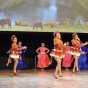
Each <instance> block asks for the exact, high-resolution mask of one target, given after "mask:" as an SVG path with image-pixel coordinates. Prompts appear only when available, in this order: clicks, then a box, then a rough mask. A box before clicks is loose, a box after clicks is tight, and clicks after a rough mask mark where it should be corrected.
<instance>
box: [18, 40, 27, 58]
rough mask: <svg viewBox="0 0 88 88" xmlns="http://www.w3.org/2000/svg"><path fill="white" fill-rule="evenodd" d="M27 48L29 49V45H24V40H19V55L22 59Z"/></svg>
mask: <svg viewBox="0 0 88 88" xmlns="http://www.w3.org/2000/svg"><path fill="white" fill-rule="evenodd" d="M26 49H27V47H26V46H23V45H22V42H21V41H19V42H18V54H19V56H20V59H21V55H22V52H23V51H24V50H26Z"/></svg>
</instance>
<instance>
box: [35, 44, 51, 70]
mask: <svg viewBox="0 0 88 88" xmlns="http://www.w3.org/2000/svg"><path fill="white" fill-rule="evenodd" d="M36 52H37V53H38V56H37V57H38V63H37V67H38V68H42V70H44V68H46V67H48V66H49V64H50V60H49V57H48V55H47V53H49V49H48V48H46V47H45V43H41V47H39V48H38V49H37V50H36Z"/></svg>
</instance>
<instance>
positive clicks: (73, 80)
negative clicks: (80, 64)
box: [0, 70, 88, 88]
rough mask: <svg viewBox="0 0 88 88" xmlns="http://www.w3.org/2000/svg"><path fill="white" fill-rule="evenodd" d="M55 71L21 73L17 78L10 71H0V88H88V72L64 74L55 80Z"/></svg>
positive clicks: (67, 72)
mask: <svg viewBox="0 0 88 88" xmlns="http://www.w3.org/2000/svg"><path fill="white" fill-rule="evenodd" d="M53 73H54V71H48V70H47V71H33V70H32V71H31V70H27V71H19V72H18V75H17V76H16V77H15V76H13V75H12V72H10V71H0V88H88V71H83V72H79V73H75V74H73V73H72V72H69V71H66V72H63V75H64V76H63V77H62V78H59V79H55V78H54V75H53Z"/></svg>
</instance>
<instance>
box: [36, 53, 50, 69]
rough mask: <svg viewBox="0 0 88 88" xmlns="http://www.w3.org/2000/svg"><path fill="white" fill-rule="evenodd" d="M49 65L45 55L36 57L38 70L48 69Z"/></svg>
mask: <svg viewBox="0 0 88 88" xmlns="http://www.w3.org/2000/svg"><path fill="white" fill-rule="evenodd" d="M50 64H51V63H50V60H49V57H48V55H47V54H39V55H38V63H37V67H38V68H45V67H48V66H49V65H50Z"/></svg>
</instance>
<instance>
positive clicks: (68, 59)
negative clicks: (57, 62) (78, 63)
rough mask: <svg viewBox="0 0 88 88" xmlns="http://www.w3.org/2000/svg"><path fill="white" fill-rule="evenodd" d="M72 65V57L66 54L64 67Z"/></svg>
mask: <svg viewBox="0 0 88 88" xmlns="http://www.w3.org/2000/svg"><path fill="white" fill-rule="evenodd" d="M71 64H72V55H71V54H69V53H66V54H65V57H64V58H63V62H62V66H63V67H67V68H68V67H71Z"/></svg>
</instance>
